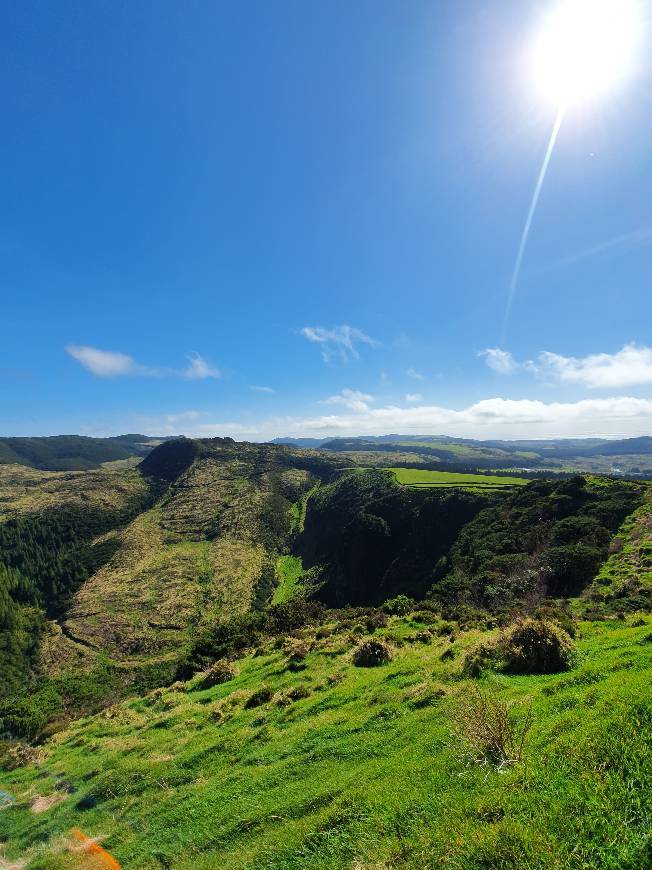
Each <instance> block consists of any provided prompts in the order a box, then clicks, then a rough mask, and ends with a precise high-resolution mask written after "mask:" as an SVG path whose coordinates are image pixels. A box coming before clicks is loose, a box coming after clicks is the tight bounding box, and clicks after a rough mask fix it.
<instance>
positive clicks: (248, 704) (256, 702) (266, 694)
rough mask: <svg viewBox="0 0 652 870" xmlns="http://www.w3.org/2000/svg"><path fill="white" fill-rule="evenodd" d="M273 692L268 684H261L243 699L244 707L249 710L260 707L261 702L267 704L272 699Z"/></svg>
mask: <svg viewBox="0 0 652 870" xmlns="http://www.w3.org/2000/svg"><path fill="white" fill-rule="evenodd" d="M273 696H274V692H273V691H272V690H271V689H270V687H269V686H261V687H260V689H257V690H256V691H255V692H254V693H253V694H252V695H250V696H249V697H248V698H247V700H246V701H245V709H247V710H251V709H252V708H253V707H260V706H261V705H262V704H267V703H268V702H269V701H271V700H272V698H273Z"/></svg>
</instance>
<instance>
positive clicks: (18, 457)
mask: <svg viewBox="0 0 652 870" xmlns="http://www.w3.org/2000/svg"><path fill="white" fill-rule="evenodd" d="M164 440H166V439H165V438H152V437H150V436H148V435H138V434H130V435H117V436H115V437H112V438H91V437H88V436H86V435H53V436H49V437H43V438H0V465H7V464H9V463H18V464H19V465H28V466H30V467H31V468H38V469H40V470H41V471H87V470H89V469H92V468H99V467H100V465H102V463H103V462H113V461H115V460H117V459H129V458H131V457H132V456H147V454H148V453H150V451H152V450H153V449H154V447H156V446H157V445H159V444H160V443H161V442H162V441H164Z"/></svg>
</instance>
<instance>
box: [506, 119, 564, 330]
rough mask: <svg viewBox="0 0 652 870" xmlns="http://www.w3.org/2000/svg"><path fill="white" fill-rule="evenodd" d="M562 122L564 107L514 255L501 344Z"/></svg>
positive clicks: (540, 172) (554, 129)
mask: <svg viewBox="0 0 652 870" xmlns="http://www.w3.org/2000/svg"><path fill="white" fill-rule="evenodd" d="M563 120H564V107H563V106H562V107H561V108H560V109H559V111H558V112H557V117H556V118H555V123H554V126H553V128H552V133H551V134H550V139H549V141H548V147H547V148H546V154H545V157H544V158H543V163H542V164H541V169H540V170H539V175H538V178H537V183H536V185H535V187H534V193H533V194H532V201H531V202H530V208H529V210H528V213H527V218H526V219H525V225H524V227H523V232H522V234H521V241H520V244H519V246H518V253H517V254H516V260H515V262H514V269H513V271H512V279H511V281H510V282H509V294H508V296H507V305H506V306H505V317H504V318H503V330H502V334H501V343H504V341H505V339H506V337H507V328H508V326H509V316H510V313H511V310H512V303H513V301H514V293H515V291H516V285H517V284H518V279H519V275H520V273H521V264H522V263H523V254H524V253H525V247H526V245H527V240H528V236H529V235H530V228H531V226H532V221H533V219H534V213H535V212H536V210H537V205H538V202H539V197H540V195H541V188H542V187H543V182H544V179H545V177H546V172H547V171H548V166H549V165H550V159H551V157H552V152H553V151H554V148H555V143H556V142H557V137H558V136H559V130H560V129H561V124H562V121H563Z"/></svg>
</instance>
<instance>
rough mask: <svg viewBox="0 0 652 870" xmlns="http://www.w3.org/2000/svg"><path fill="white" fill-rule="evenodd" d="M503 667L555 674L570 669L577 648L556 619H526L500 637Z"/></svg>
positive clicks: (523, 671) (516, 671) (511, 670)
mask: <svg viewBox="0 0 652 870" xmlns="http://www.w3.org/2000/svg"><path fill="white" fill-rule="evenodd" d="M501 647H502V649H501V652H502V654H503V657H504V667H503V670H505V671H506V672H507V673H511V674H556V673H559V672H560V671H566V670H568V669H569V668H571V667H572V666H573V664H574V662H575V658H576V655H577V650H576V647H575V644H574V643H573V641H572V639H571V637H570V635H569V634H568V632H566V631H564V629H563V628H561V627H560V626H558V625H555V623H554V622H549V621H547V620H543V619H524V620H523V621H522V622H519V623H517V624H516V625H515V626H514V627H513V628H512V629H511V630H509V631H507V632H506V633H505V634H504V636H503V637H502V639H501Z"/></svg>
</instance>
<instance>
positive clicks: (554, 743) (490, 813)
mask: <svg viewBox="0 0 652 870" xmlns="http://www.w3.org/2000/svg"><path fill="white" fill-rule="evenodd" d="M417 617H418V615H416V616H413V617H404V618H403V617H401V618H399V617H395V618H393V619H392V620H391V621H390V624H389V625H388V626H387V627H385V628H382V629H378V630H377V631H376V634H375V636H379V635H383V636H385V637H386V638H387V639H388V640H389V641H390V642H391V643H393V645H394V646H395V655H394V658H393V660H392V661H390V662H389V663H388V664H385V665H383V666H380V667H376V668H359V667H355V666H354V665H353V663H352V661H351V650H352V649H353V647H354V646H355V644H356V643H357V642H358V640H359V639H360V635H361V634H363V633H364V632H365V628H364V626H351V625H347V626H343V625H341V624H340V625H338V624H337V623H330V624H328V625H324V626H321V627H320V628H316V627H312V628H309V629H304V630H302V632H300V633H299V634H301V635H302V637H300V638H297V639H295V640H294V641H292V642H291V643H294V644H295V646H296V644H304V652H303V654H302V655H303V658H302V657H301V656H296V655H295V656H294V658H292V652H291V650H290V648H289V647H288V646H287V644H286V646H285V648H282V647H281V644H280V643H277V642H274V641H273V640H270V641H269V642H267V643H266V644H263V645H261V647H260V648H258V649H257V650H255V651H252V653H251V654H249V655H246V656H245V657H243V658H242V659H240V660H239V661H237V662H235V663H234V668H235V671H236V675H235V677H234V679H232V680H230V681H229V682H226V683H223V684H221V685H216V686H214V687H212V688H208V689H205V688H202V687H201V678H199V677H196V678H194V679H193V680H191V681H189V682H188V683H178V684H174V685H173V686H171V687H170V688H168V689H162V690H156V691H155V692H153V693H150V694H149V695H148V696H145V697H142V698H138V699H134V700H130V701H126V702H124V703H121V704H118V705H116V706H114V707H111V708H108V709H107V710H105V711H104V712H103V713H100V714H98V715H96V716H94V717H92V718H87V719H82V720H79V721H77V722H75V723H74V724H73V725H72V726H71V727H70V728H69V729H68V730H67V731H64V732H61V733H59V734H56V735H55V736H54V737H52V738H51V739H50V740H49V741H48V742H46V743H45V744H44V745H43V746H42V747H41V748H39V749H37V750H35V751H36V756H35V757H34V758H33V759H32V760H31V761H30V762H29V763H28V764H26V765H24V766H20V767H17V768H16V769H14V770H12V771H5V772H2V773H0V789H3V790H4V791H5V792H6V793H8V795H9V797H8V798H7V799H6V801H5V803H6V806H5V808H4V809H2V810H0V838H1V839H2V840H3V841H4V842H5V844H6V849H5V853H4V859H5V861H6V863H4V864H3V862H2V860H1V859H0V866H5V867H9V866H16V867H21V866H24V867H29V868H41V870H46V868H49V870H54V868H74V867H81V866H84V867H89V866H97V867H101V866H107V865H106V864H102V856H101V854H100V853H99V852H97V853H95V857H94V855H93V853H88V852H80V851H79V839H75V837H74V836H73V835H72V834H71V831H72V830H73V829H79V830H80V831H82V832H83V834H84V835H86V836H88V837H91V838H98V840H99V841H100V842H101V844H102V847H103V848H104V849H105V850H107V852H108V853H110V854H111V855H112V856H114V858H115V860H116V861H118V862H119V864H120V866H121V867H123V868H152V870H154V868H161V867H169V868H179V870H185V868H195V870H202V868H215V867H220V868H222V870H230V868H256V870H258V868H270V870H272V868H273V870H294V868H296V870H299V868H301V870H304V868H311V870H318V868H319V870H326V868H328V870H332V868H358V870H371V868H374V870H381V868H451V870H464V868H523V870H535V868H605V870H607V868H609V870H623V868H630V870H639V868H643V867H649V866H651V865H652V839H651V833H650V832H651V827H650V823H651V821H652V789H650V784H651V783H652V751H651V748H650V747H651V746H652V698H651V694H650V683H651V680H650V678H651V677H652V618H650V617H642V618H641V617H640V616H639V615H633V616H629V617H628V618H627V619H626V620H624V621H623V620H616V619H613V620H608V621H603V622H584V623H581V625H580V634H579V637H578V639H577V643H578V646H579V649H580V661H579V662H578V664H577V666H576V667H575V668H574V669H573V670H571V671H569V672H567V673H563V674H557V675H553V676H538V677H535V676H528V677H508V676H502V675H493V674H492V675H486V676H484V677H483V678H482V679H480V680H468V679H464V678H462V677H461V675H460V674H461V662H462V660H463V657H464V654H465V652H466V651H468V650H469V649H470V648H472V647H473V646H474V645H476V644H478V643H479V642H480V641H482V640H484V639H486V638H487V634H486V633H485V634H484V635H481V634H480V632H475V631H469V632H464V633H460V634H457V636H453V637H452V640H451V639H450V638H449V636H448V635H447V634H445V633H441V634H440V633H439V630H438V629H441V628H443V627H442V626H441V625H439V626H438V625H436V624H433V625H431V626H429V625H428V624H426V622H423V621H422V620H420V619H419V618H417ZM429 630H430V633H428V632H429ZM295 652H296V649H295ZM478 686H480V687H482V690H483V691H486V692H488V693H490V695H491V696H492V697H496V698H498V699H501V700H504V701H507V702H513V703H514V704H515V706H514V708H513V715H516V716H519V715H520V716H524V715H525V714H526V711H527V710H528V709H529V708H531V711H532V716H533V721H532V727H531V730H530V732H529V736H528V740H527V743H526V745H525V751H524V755H523V758H522V760H521V762H520V763H517V764H514V765H503V766H502V767H501V766H496V765H492V764H490V763H481V762H480V761H478V759H477V757H476V754H474V752H473V751H472V748H471V747H470V746H469V745H467V744H465V743H464V741H463V740H462V738H461V737H460V736H459V734H458V732H457V729H456V724H455V723H456V721H458V719H459V712H456V711H459V709H460V706H459V705H460V703H461V702H463V700H464V699H467V700H468V699H472V698H473V697H474V694H475V691H476V688H477V687H478ZM261 689H262V691H261ZM256 692H259V693H260V696H259V697H258V699H256V698H252V695H253V694H254V693H256ZM0 797H1V796H0ZM77 837H79V834H77ZM93 860H97V862H98V863H97V864H93V863H92V862H93ZM89 861H90V862H91V863H89ZM12 862H18V863H16V864H14V863H12Z"/></svg>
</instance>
